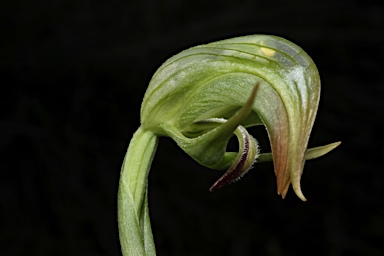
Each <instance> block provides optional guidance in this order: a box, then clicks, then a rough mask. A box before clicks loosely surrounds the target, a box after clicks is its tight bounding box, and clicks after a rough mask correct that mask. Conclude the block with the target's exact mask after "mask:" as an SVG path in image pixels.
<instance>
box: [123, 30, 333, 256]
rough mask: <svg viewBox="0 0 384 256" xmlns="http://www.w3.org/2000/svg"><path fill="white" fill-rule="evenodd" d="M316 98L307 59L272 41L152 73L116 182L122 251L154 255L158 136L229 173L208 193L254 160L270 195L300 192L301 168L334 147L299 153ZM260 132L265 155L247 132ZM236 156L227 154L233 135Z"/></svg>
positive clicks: (250, 41) (220, 49)
mask: <svg viewBox="0 0 384 256" xmlns="http://www.w3.org/2000/svg"><path fill="white" fill-rule="evenodd" d="M319 99H320V78H319V74H318V71H317V69H316V66H315V64H314V63H313V61H312V60H311V58H310V57H309V56H308V55H307V54H306V53H305V52H304V51H303V50H302V49H301V48H300V47H298V46H297V45H295V44H293V43H291V42H289V41H287V40H284V39H282V38H279V37H275V36H266V35H254V36H246V37H239V38H234V39H229V40H224V41H219V42H215V43H210V44H206V45H201V46H197V47H193V48H190V49H188V50H185V51H183V52H181V53H179V54H177V55H175V56H173V57H172V58H170V59H168V60H167V61H166V62H165V63H164V64H163V65H162V66H161V67H160V68H159V69H158V70H157V71H156V73H155V74H154V76H153V78H152V80H151V82H150V83H149V86H148V89H147V92H146V93H145V96H144V100H143V103H142V107H141V127H139V129H138V130H137V131H136V132H135V134H134V135H133V138H132V140H131V142H130V144H129V147H128V151H127V154H126V156H125V159H124V162H123V166H122V169H121V174H120V183H119V193H118V222H119V234H120V242H121V248H122V253H123V255H124V256H128V255H146V256H154V255H156V251H155V245H154V242H153V236H152V231H151V225H150V221H149V208H148V192H147V177H148V173H149V170H150V167H151V163H152V159H153V157H154V154H155V151H156V147H157V143H158V137H159V136H168V137H171V138H172V139H173V140H174V141H175V142H176V143H177V145H179V146H180V148H182V149H183V150H184V151H185V152H186V153H187V154H188V155H190V156H191V157H192V158H193V159H195V160H196V161H197V162H199V163H200V164H202V165H204V166H206V167H209V168H212V169H218V170H225V169H226V170H227V171H226V172H224V174H223V175H222V176H221V177H220V178H219V179H218V180H217V181H216V182H215V183H214V184H213V185H212V187H211V188H210V190H211V191H214V190H217V189H219V188H221V187H223V186H224V185H227V184H229V183H231V182H232V181H235V180H237V179H239V178H240V177H242V176H243V175H244V174H245V173H247V171H248V170H249V169H251V168H252V166H254V165H255V162H256V161H258V162H262V161H273V163H274V168H275V174H276V180H277V192H278V194H280V195H281V196H282V197H283V198H284V197H285V195H286V193H287V191H288V188H289V186H290V184H292V187H293V190H294V191H295V193H296V195H297V196H298V197H299V198H301V199H302V200H304V201H305V200H306V199H305V197H304V195H303V193H302V192H301V188H300V178H301V174H302V172H303V168H304V163H305V161H306V160H308V159H312V158H316V157H319V156H321V155H324V154H326V153H327V152H329V151H330V150H332V149H333V148H335V147H336V146H338V145H339V144H340V143H339V142H337V143H333V144H329V145H326V146H322V147H317V148H313V149H307V146H308V140H309V136H310V133H311V130H312V126H313V123H314V121H315V117H316V112H317V108H318V105H319ZM255 125H264V126H265V128H266V130H267V132H268V136H269V140H270V144H271V149H272V152H271V153H260V152H259V151H260V150H259V147H258V143H257V141H256V140H255V139H254V138H253V137H252V136H251V135H250V134H249V133H248V131H247V130H246V128H247V127H251V126H255ZM234 135H235V136H236V137H237V139H238V141H239V151H238V152H227V144H228V141H229V139H230V138H231V137H232V136H234Z"/></svg>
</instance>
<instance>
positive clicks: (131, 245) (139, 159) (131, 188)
mask: <svg viewBox="0 0 384 256" xmlns="http://www.w3.org/2000/svg"><path fill="white" fill-rule="evenodd" d="M157 142H158V139H157V136H156V135H155V134H153V133H152V132H150V131H147V130H144V129H143V128H142V127H140V128H139V129H138V130H137V131H136V132H135V134H134V135H133V138H132V140H131V142H130V144H129V147H128V151H127V153H126V155H125V158H124V162H123V166H122V168H121V173H120V184H119V192H118V213H117V215H118V224H119V236H120V244H121V251H122V254H123V256H131V255H145V256H153V255H156V251H155V245H154V242H153V236H152V230H151V223H150V220H149V210H148V188H147V180H148V173H149V170H150V167H151V163H152V160H153V157H154V154H155V151H156V148H157Z"/></svg>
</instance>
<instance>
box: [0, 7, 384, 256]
mask: <svg viewBox="0 0 384 256" xmlns="http://www.w3.org/2000/svg"><path fill="white" fill-rule="evenodd" d="M380 2H382V1H362V0H361V1H357V0H355V1H354V0H349V1H347V0H346V1H330V0H327V1H299V0H292V1H259V0H253V1H247V0H238V1H201V0H199V1H176V0H162V1H155V0H143V1H129V0H126V1H114V0H112V1H85V0H76V1H73V0H65V1H63V0H53V1H7V2H5V3H2V5H3V6H2V7H1V8H0V13H1V15H0V24H1V35H2V36H1V40H0V46H1V47H0V74H1V82H0V84H1V91H2V92H1V93H0V97H1V101H0V102H1V108H0V111H1V122H0V133H1V135H0V138H1V140H0V154H1V161H0V170H1V178H0V195H1V198H0V200H1V201H0V254H1V255H7V256H8V255H10V256H13V255H120V254H121V253H120V247H119V241H118V232H117V221H116V194H117V188H118V179H119V172H120V166H121V164H122V161H123V157H124V154H125V152H126V149H127V146H128V143H129V140H130V139H131V137H132V134H133V133H134V131H135V130H136V129H137V128H138V127H139V113H140V104H141V100H142V97H143V95H144V92H145V90H146V87H147V85H148V82H149V81H150V79H151V76H152V74H153V73H154V72H155V71H156V69H157V68H158V67H159V66H160V65H161V63H162V62H164V61H165V60H166V59H167V58H169V57H170V56H172V55H173V54H176V53H178V52H179V51H181V50H183V49H186V48H188V47H190V46H194V45H198V44H201V43H207V42H211V41H215V40H219V39H225V38H230V37H234V36H241V35H247V34H261V33H263V34H274V35H279V36H282V37H285V38H287V39H289V40H291V41H293V42H295V43H297V44H298V45H300V46H301V47H302V48H303V49H304V50H305V51H306V52H307V53H308V54H309V55H310V56H311V57H312V58H313V60H314V61H315V63H316V64H317V66H318V69H319V71H320V75H321V78H322V98H321V102H320V110H319V113H318V117H317V120H316V123H315V127H314V130H313V135H312V137H311V140H310V145H311V146H318V145H323V144H327V143H330V142H334V141H338V140H341V141H342V142H343V144H342V145H341V146H340V147H339V148H338V149H337V150H335V151H334V152H332V153H331V154H329V155H328V156H326V157H323V158H321V159H317V160H312V161H310V162H307V164H306V167H305V170H304V175H303V178H302V187H303V191H304V194H305V195H306V197H307V199H308V202H305V203H304V202H301V201H300V200H299V199H298V198H297V197H296V196H295V194H294V193H293V191H292V190H290V191H289V193H288V196H287V198H286V199H285V200H282V199H281V198H280V197H279V196H278V195H277V194H276V182H275V177H274V174H273V166H272V164H271V163H267V164H258V165H256V168H254V169H253V170H252V171H251V172H250V173H249V174H248V175H246V176H245V177H244V178H243V179H242V180H241V181H240V182H237V183H235V184H233V185H231V186H229V187H226V188H224V189H222V190H221V191H218V192H215V193H210V192H208V188H209V187H210V185H211V184H212V183H213V182H214V181H215V179H217V178H218V177H219V176H220V175H221V173H220V172H217V171H212V170H209V169H207V168H203V167H200V166H199V165H198V164H197V163H195V162H193V161H192V160H191V159H190V158H189V157H188V156H187V155H185V154H184V153H183V152H182V151H181V149H179V148H178V147H177V146H176V145H175V143H173V142H172V141H171V140H170V139H167V138H161V139H160V143H159V148H158V152H157V154H156V158H155V160H154V163H153V168H152V171H151V174H150V180H149V184H150V213H151V219H152V228H153V230H154V237H155V242H156V247H157V252H158V255H188V256H192V255H193V256H195V255H196V256H197V255H271V256H279V255H284V256H285V255H287V256H290V255H330V256H341V255H343V256H344V255H352V256H353V255H384V170H383V167H382V166H383V165H382V161H383V153H384V149H383V146H382V145H381V144H380V143H381V141H382V140H383V134H382V133H383V128H384V127H383V122H382V119H383V116H384V108H383V107H384V79H383V71H384V67H383V64H382V63H383V59H384V50H383V45H384V29H383V28H384V7H383V4H382V3H380ZM252 132H253V135H254V136H255V137H256V138H258V139H259V140H260V141H261V145H262V147H263V148H264V149H266V148H268V140H267V138H266V136H267V135H266V132H265V131H264V129H259V128H257V129H253V131H252Z"/></svg>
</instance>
